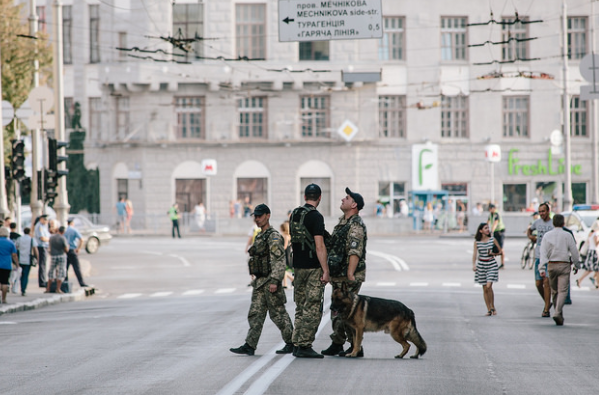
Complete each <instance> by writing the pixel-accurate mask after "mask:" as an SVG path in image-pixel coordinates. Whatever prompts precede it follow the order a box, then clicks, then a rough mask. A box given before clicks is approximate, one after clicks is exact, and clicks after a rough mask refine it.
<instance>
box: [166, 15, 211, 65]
mask: <svg viewBox="0 0 599 395" xmlns="http://www.w3.org/2000/svg"><path fill="white" fill-rule="evenodd" d="M203 36H204V5H203V4H173V37H175V38H179V37H181V38H195V37H203ZM174 53H175V54H178V55H185V59H190V58H194V57H195V58H201V57H202V56H203V55H204V46H203V43H202V41H199V40H198V41H195V42H194V43H193V44H192V46H191V51H190V52H185V51H183V50H181V49H174ZM176 58H177V59H180V57H176Z"/></svg>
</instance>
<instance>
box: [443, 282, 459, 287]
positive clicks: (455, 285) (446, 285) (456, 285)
mask: <svg viewBox="0 0 599 395" xmlns="http://www.w3.org/2000/svg"><path fill="white" fill-rule="evenodd" d="M441 285H442V286H444V287H461V286H462V284H460V283H443V284H441Z"/></svg>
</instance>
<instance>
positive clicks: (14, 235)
mask: <svg viewBox="0 0 599 395" xmlns="http://www.w3.org/2000/svg"><path fill="white" fill-rule="evenodd" d="M19 237H21V235H20V234H19V233H17V224H15V223H14V222H11V223H10V235H9V239H10V240H12V241H13V243H14V242H15V241H17V239H18V238H19Z"/></svg>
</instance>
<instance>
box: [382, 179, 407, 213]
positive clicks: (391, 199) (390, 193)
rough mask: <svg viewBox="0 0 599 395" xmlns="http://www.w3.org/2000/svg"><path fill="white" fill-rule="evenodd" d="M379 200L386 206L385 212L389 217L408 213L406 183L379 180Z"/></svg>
mask: <svg viewBox="0 0 599 395" xmlns="http://www.w3.org/2000/svg"><path fill="white" fill-rule="evenodd" d="M378 200H379V202H380V203H381V204H383V205H384V206H385V213H384V214H386V215H387V216H388V217H389V218H391V217H397V216H400V215H404V216H406V215H408V205H407V201H406V184H405V183H404V182H389V181H379V199H378ZM402 208H403V212H402Z"/></svg>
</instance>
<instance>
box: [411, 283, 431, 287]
mask: <svg viewBox="0 0 599 395" xmlns="http://www.w3.org/2000/svg"><path fill="white" fill-rule="evenodd" d="M410 287H428V283H410Z"/></svg>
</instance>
